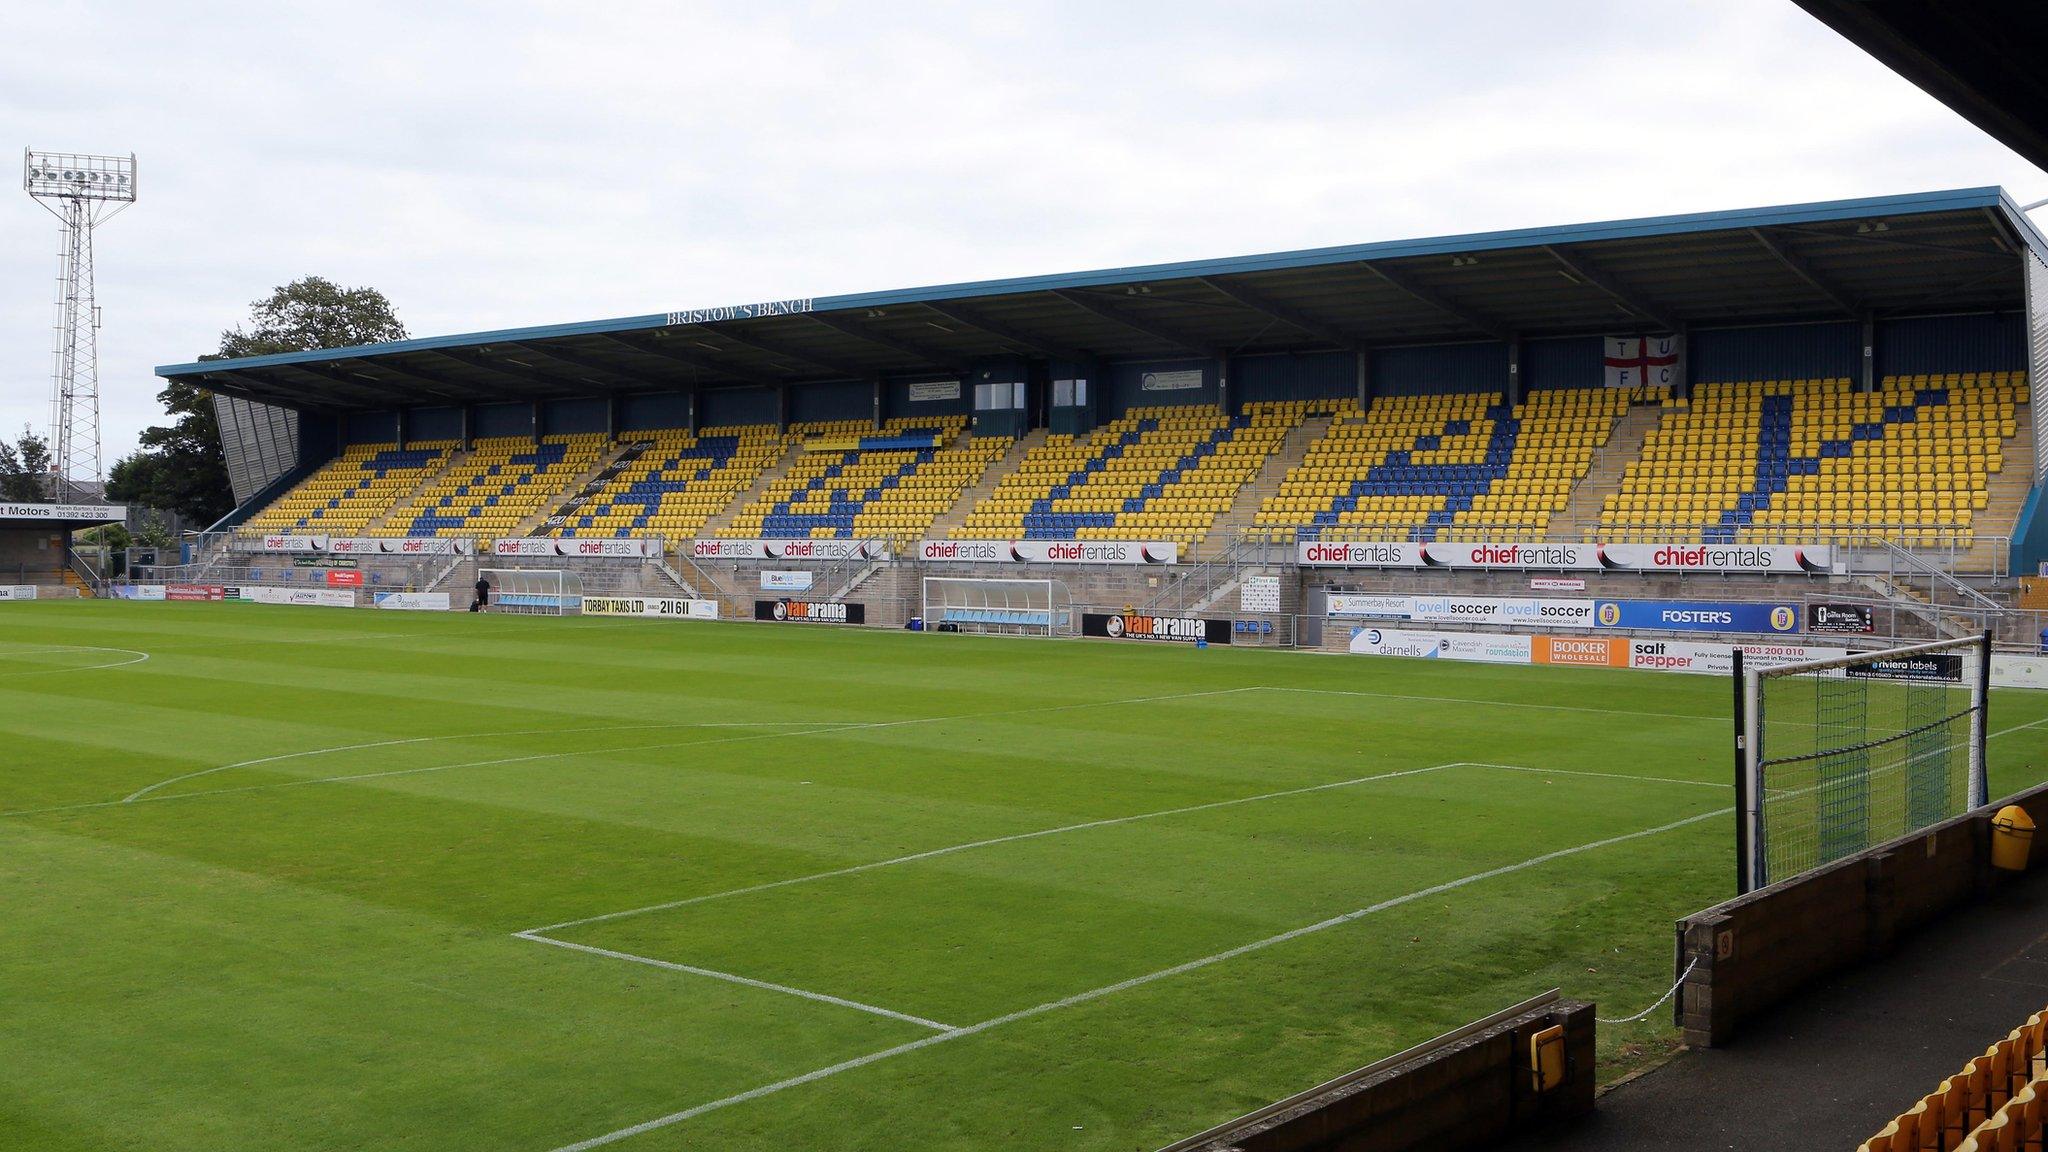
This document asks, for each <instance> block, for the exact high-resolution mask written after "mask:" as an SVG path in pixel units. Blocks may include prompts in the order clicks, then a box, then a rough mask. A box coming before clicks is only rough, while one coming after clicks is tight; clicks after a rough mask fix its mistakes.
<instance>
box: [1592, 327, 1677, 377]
mask: <svg viewBox="0 0 2048 1152" xmlns="http://www.w3.org/2000/svg"><path fill="white" fill-rule="evenodd" d="M1601 343H1602V344H1604V345H1605V346H1606V351H1605V353H1604V358H1605V360H1606V365H1607V386H1608V387H1609V388H1633V387H1635V386H1636V385H1638V384H1652V385H1656V384H1662V385H1664V386H1665V387H1667V388H1668V387H1670V386H1671V385H1673V384H1676V383H1677V382H1678V337H1676V336H1607V337H1604V338H1603V339H1602V340H1601Z"/></svg>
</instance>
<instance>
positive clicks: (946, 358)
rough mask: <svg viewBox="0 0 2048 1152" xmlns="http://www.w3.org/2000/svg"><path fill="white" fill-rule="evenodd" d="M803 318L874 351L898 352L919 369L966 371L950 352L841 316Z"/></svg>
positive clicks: (821, 314)
mask: <svg viewBox="0 0 2048 1152" xmlns="http://www.w3.org/2000/svg"><path fill="white" fill-rule="evenodd" d="M804 319H806V320H809V321H810V322H811V323H813V324H820V325H823V326H824V327H827V328H830V329H832V330H833V331H834V332H840V333H844V334H845V335H848V336H851V337H853V338H854V339H856V340H865V341H867V342H868V343H870V344H873V345H874V346H875V347H877V348H887V349H888V350H890V351H891V352H898V353H901V354H902V355H905V356H909V357H911V358H912V359H914V360H916V361H918V362H919V364H920V366H923V365H930V366H932V367H934V368H944V369H946V370H948V371H951V372H964V371H966V368H965V367H964V366H963V365H962V364H961V363H960V357H958V356H955V355H954V354H953V353H951V352H943V351H940V350H939V349H936V348H931V347H927V346H925V345H922V344H917V343H914V342H912V341H909V340H904V339H902V338H900V337H897V336H891V335H889V334H888V333H886V332H877V331H875V330H874V329H872V328H870V327H868V326H867V325H865V324H859V323H856V322H854V321H852V320H848V319H847V318H846V317H844V316H835V315H832V314H830V313H826V312H809V313H805V315H804Z"/></svg>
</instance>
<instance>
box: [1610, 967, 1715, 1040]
mask: <svg viewBox="0 0 2048 1152" xmlns="http://www.w3.org/2000/svg"><path fill="white" fill-rule="evenodd" d="M1699 966H1700V958H1699V957H1697V956H1695V957H1693V958H1692V963H1690V964H1687V965H1686V966H1685V971H1683V972H1680V973H1679V974H1678V982H1677V983H1676V984H1673V985H1672V986H1671V990H1670V991H1668V992H1666V993H1664V994H1663V995H1662V996H1659V997H1657V1002H1656V1003H1655V1004H1652V1005H1650V1006H1649V1007H1648V1008H1645V1009H1643V1010H1642V1011H1641V1012H1638V1013H1636V1014H1635V1015H1633V1016H1623V1017H1622V1018H1621V1019H1619V1020H1609V1019H1608V1018H1606V1017H1605V1016H1595V1017H1593V1019H1595V1020H1597V1021H1599V1022H1600V1023H1602V1024H1633V1023H1635V1022H1636V1021H1638V1020H1641V1019H1642V1018H1643V1017H1645V1016H1648V1015H1649V1014H1650V1013H1652V1012H1655V1011H1656V1010H1657V1009H1659V1008H1662V1007H1663V1006H1664V1002H1665V1001H1666V1000H1669V999H1671V997H1673V996H1674V995H1676V994H1677V993H1678V989H1679V988H1680V987H1682V986H1683V985H1684V984H1685V978H1686V977H1688V976H1690V975H1692V970H1693V969H1695V968H1697V967H1699Z"/></svg>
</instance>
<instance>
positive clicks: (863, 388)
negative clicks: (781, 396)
mask: <svg viewBox="0 0 2048 1152" xmlns="http://www.w3.org/2000/svg"><path fill="white" fill-rule="evenodd" d="M874 415H875V386H874V385H873V384H870V383H868V382H867V381H865V380H845V381H837V382H834V383H831V384H806V385H804V386H803V387H801V388H791V389H790V390H789V418H790V420H792V421H797V420H870V419H873V418H874Z"/></svg>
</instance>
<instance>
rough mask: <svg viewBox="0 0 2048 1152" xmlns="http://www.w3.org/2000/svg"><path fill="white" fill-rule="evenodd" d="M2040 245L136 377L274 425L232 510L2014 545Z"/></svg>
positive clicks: (1104, 284)
mask: <svg viewBox="0 0 2048 1152" xmlns="http://www.w3.org/2000/svg"><path fill="white" fill-rule="evenodd" d="M2040 243H2041V241H2040V236H2039V234H2038V233H2037V232H2036V231H2035V230H2034V229H2033V227H2032V225H2031V224H2030V223H2029V222H2028V221H2027V220H2026V218H2025V216H2024V215H2023V214H2021V213H2019V212H2017V210H2016V209H2014V208H2013V206H2012V204H2011V201H2010V200H2009V198H2007V197H2006V196H2004V194H2003V193H2001V192H1998V191H1997V190H1963V191H1958V192H1947V193H1934V194H1927V195H1920V196H1905V197H1891V198H1882V199H1875V200H1864V201H1844V202H1837V203H1829V204H1815V205H1794V206H1789V207H1784V208H1772V209H1760V210H1751V211H1740V212H1727V213H1713V214H1701V215H1697V216H1689V217H1674V218H1668V219H1660V220H1643V221H1623V222H1617V223H1611V224H1599V225H1587V226H1577V227H1571V228H1561V229H1549V230H1532V231H1527V232H1519V233H1502V234H1493V235H1485V236H1468V237H1446V238H1440V239H1432V240H1424V241H1413V242H1401V243H1395V244H1380V245H1365V246H1360V247H1356V248H1349V249H1328V250H1319V251H1315V252H1305V253H1288V254H1280V255H1276V256H1267V257H1257V258H1253V259H1248V260H1226V261H1212V262H1208V263H1199V264H1189V265H1172V266H1166V267H1162V268H1157V269H1125V270H1119V271H1116V272H1112V273H1084V274H1080V275H1076V276H1071V277H1066V278H1040V279H1037V280H1033V281H1029V282H1015V283H1011V282H1001V281H998V282H991V283H987V284H970V285H954V286H947V287H941V288H935V289H930V290H920V291H912V292H895V293H876V294H870V295H866V296H856V297H845V298H840V299H836V300H822V301H821V300H797V301H779V302H772V303H767V304H760V305H747V306H742V307H735V308H730V309H710V310H703V311H700V312H695V313H693V312H679V313H670V314H662V315H658V316H651V317H637V318H628V319H624V320H618V321H605V322H599V323H596V324H583V325H572V326H566V327H564V328H561V329H532V330H526V331H521V332H514V333H494V334H491V335H490V336H488V337H480V338H475V339H470V338H464V337H450V338H438V339H434V340H427V341H407V342H400V343H397V344H392V345H380V346H374V347H369V348H358V349H342V350H335V351H330V352H310V353H294V354H288V355H283V356H271V357H257V358H251V359H248V360H243V361H235V362H209V363H205V364H192V365H176V366H171V367H167V368H165V369H163V370H162V372H163V374H164V375H165V376H166V377H168V378H172V379H178V380H183V381H189V382H193V383H197V384H199V385H201V386H203V387H207V388H209V389H211V390H213V391H215V392H216V393H217V394H218V396H219V403H220V404H221V405H222V406H223V410H224V411H228V410H230V409H233V410H235V411H237V412H239V413H240V414H241V417H242V418H238V419H235V420H232V421H231V423H234V424H237V425H240V424H247V423H251V421H249V420H248V419H246V416H247V413H248V412H250V411H259V410H261V411H267V410H268V409H269V406H286V407H289V408H291V409H292V410H293V411H294V412H295V413H296V414H297V416H298V418H299V419H298V422H297V424H296V427H297V429H298V436H297V440H296V442H291V443H286V442H279V441H272V442H270V443H262V444H242V443H236V444H233V445H231V447H232V448H233V449H234V450H235V455H236V459H235V461H234V464H235V467H234V469H233V471H234V473H235V475H236V476H237V477H238V478H239V479H240V481H241V489H240V491H239V495H241V496H242V497H243V498H244V501H245V502H244V505H243V507H242V508H241V509H238V510H237V512H236V513H235V514H234V515H233V516H231V517H229V518H228V519H227V520H225V521H223V522H222V524H221V525H219V526H218V528H219V530H220V532H221V533H222V535H221V536H220V537H218V538H219V539H222V540H230V541H232V540H234V539H240V540H247V539H249V538H252V537H261V536H266V535H276V534H285V535H297V536H330V537H377V538H451V537H452V538H463V539H468V540H471V541H475V542H479V543H488V542H492V541H496V540H503V539H508V538H514V539H516V538H528V539H555V540H570V539H579V538H607V539H622V538H623V539H640V540H648V541H659V542H660V544H659V545H658V546H660V547H663V548H667V549H674V548H680V547H681V546H683V545H684V544H685V543H687V542H688V541H690V540H692V539H699V538H714V539H732V540H742V539H838V540H855V539H859V540H869V541H877V542H883V543H886V544H888V545H890V546H891V547H893V548H895V549H896V550H898V551H899V552H906V553H907V552H909V551H912V550H914V549H915V548H916V546H917V544H918V542H919V541H920V540H922V539H926V538H938V539H952V540H961V541H980V540H988V541H1045V542H1060V541H1078V542H1117V541H1135V542H1147V541H1149V542H1157V543H1162V544H1173V545H1176V546H1178V547H1179V549H1180V552H1179V555H1180V557H1181V558H1182V559H1184V560H1192V561H1203V560H1208V559H1214V558H1218V557H1222V556H1226V555H1229V554H1232V553H1233V550H1237V549H1240V548H1241V547H1242V546H1244V545H1247V544H1262V545H1289V544H1296V543H1303V542H1311V541H1319V540H1320V541H1331V542H1337V541H1344V542H1405V543H1421V544H1442V543H1453V542H1489V541H1492V542H1502V543H1515V542H1529V543H1534V542H1541V541H1576V542H1587V543H1671V544H1678V543H1693V544H1751V543H1773V544H1788V545H1797V544H1828V543H1845V544H1847V543H1854V544H1859V545H1860V544H1874V543H1876V542H1880V541H1881V542H1884V543H1886V544H1890V545H1895V546H1899V547H1902V548H1905V549H1908V550H1917V551H1922V552H1926V553H1929V554H1938V555H1939V556H1940V557H1941V558H1942V559H1941V561H1940V562H1941V563H1942V564H1944V565H1946V566H1948V567H1950V568H1960V569H1962V570H1965V571H1968V572H1970V573H1974V574H1977V575H1984V576H2000V575H2004V574H2009V573H2014V572H2021V571H2027V570H2030V569H2031V567H2032V564H2033V562H2034V560H2035V559H2036V557H2037V556H2040V555H2042V554H2044V551H2048V550H2044V548H2043V547H2042V546H2041V544H2040V542H2035V541H2030V539H2029V536H2030V534H2031V533H2033V532H2034V531H2035V527H2034V525H2035V518H2034V517H2032V516H2031V514H2030V512H2029V508H2028V507H2027V506H2028V504H2029V499H2030V495H2031V493H2032V491H2033V483H2032V481H2033V478H2034V476H2036V475H2037V474H2038V471H2039V468H2038V461H2037V460H2036V458H2035V457H2036V447H2035V437H2034V428H2033V423H2034V414H2033V409H2032V405H2031V404H2030V396H2031V394H2030V390H2029V379H2030V373H2031V371H2032V370H2033V369H2034V368H2035V367H2037V366H2036V365H2034V364H2032V363H2031V362H2030V361H2031V357H2032V353H2031V352H2030V351H2029V333H2030V332H2031V331H2033V330H2034V328H2035V327H2036V325H2037V321H2036V320H2035V319H2034V318H2033V313H2032V312H2031V311H2030V308H2031V307H2032V305H2031V304H2030V300H2032V299H2033V297H2034V296H2036V295H2039V294H2038V293H2033V292H2032V290H2031V289H2030V288H2029V283H2030V277H2034V276H2037V275H2039V274H2040V273H2038V271H2035V270H2037V269H2038V268H2039V267H2040V260H2041V250H2040ZM1998 268H2003V269H2004V271H2003V272H1999V271H1997V269H1998ZM1546 275H1547V276H1548V277H1549V278H1548V279H1542V278H1541V277H1543V276H1546ZM1916 301H1927V302H1928V303H1925V304H1921V305H1919V306H1918V307H1917V310H1916ZM1216 348H1227V349H1229V351H1228V352H1205V353H1204V354H1200V355H1194V354H1191V351H1192V350H1195V349H1216ZM447 349H455V350H457V351H459V352H460V353H461V355H460V356H450V355H447V354H445V350H447ZM337 372H339V373H340V374H341V376H345V377H346V380H343V379H341V378H340V377H338V376H337V375H336V373H337ZM428 386H431V387H432V394H431V395H428V394H426V393H423V392H418V391H416V389H421V388H426V387H428ZM451 398H452V399H454V400H455V401H456V402H454V403H450V399H451ZM238 406H239V407H238ZM251 406H265V407H262V408H260V409H259V408H256V407H251ZM2043 528H2044V529H2048V524H2044V525H2043Z"/></svg>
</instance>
